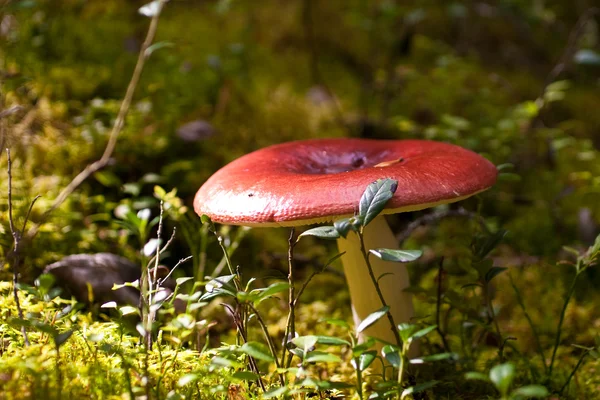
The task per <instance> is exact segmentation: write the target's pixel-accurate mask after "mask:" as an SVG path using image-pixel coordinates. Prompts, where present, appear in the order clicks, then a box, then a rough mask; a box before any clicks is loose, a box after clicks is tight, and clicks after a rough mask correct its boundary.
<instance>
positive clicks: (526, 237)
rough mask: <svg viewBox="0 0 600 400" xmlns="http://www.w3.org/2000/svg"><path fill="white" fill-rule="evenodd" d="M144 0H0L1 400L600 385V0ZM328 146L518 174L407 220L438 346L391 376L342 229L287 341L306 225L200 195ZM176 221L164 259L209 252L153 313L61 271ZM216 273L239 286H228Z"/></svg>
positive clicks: (390, 353) (132, 254)
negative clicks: (367, 342) (230, 222)
mask: <svg viewBox="0 0 600 400" xmlns="http://www.w3.org/2000/svg"><path fill="white" fill-rule="evenodd" d="M159 3H160V4H163V5H164V9H163V10H162V13H161V15H160V17H159V18H158V25H157V30H156V37H155V38H154V40H153V45H152V46H151V47H150V48H149V49H148V51H146V58H145V65H144V69H143V71H142V74H141V79H140V81H139V83H138V84H137V85H136V87H135V93H134V95H133V97H132V102H131V105H130V107H129V109H128V113H127V115H126V117H125V118H124V120H123V122H124V125H123V128H122V130H121V131H119V132H118V133H119V134H118V136H117V141H116V146H115V148H114V151H113V152H112V153H110V154H109V156H110V157H108V158H107V159H106V160H105V161H106V163H105V165H103V168H100V169H99V170H98V171H95V172H94V173H93V174H91V176H89V177H88V178H87V179H85V180H84V181H83V182H82V183H81V184H80V185H78V186H77V187H75V190H74V191H73V192H72V193H69V195H68V196H66V197H65V198H64V201H59V202H57V200H56V199H60V194H61V191H62V190H64V189H65V188H67V187H68V186H69V184H70V183H72V181H73V178H74V177H75V176H77V174H78V173H80V172H81V171H83V170H84V169H85V168H86V166H88V165H90V164H91V163H93V162H94V161H96V160H100V159H101V158H102V155H103V154H104V153H105V151H106V146H107V143H108V142H109V137H111V132H113V127H114V124H115V121H118V114H119V109H120V107H122V100H123V98H124V97H125V93H126V90H127V87H128V85H131V83H130V82H131V77H132V75H133V73H134V72H133V71H134V68H135V65H136V62H138V53H139V51H140V49H141V48H142V47H143V46H144V44H143V42H144V38H145V37H146V34H147V31H148V29H149V24H150V21H151V17H152V15H153V14H154V12H155V11H153V10H155V7H156V6H157V5H158V4H159ZM142 6H144V2H143V1H133V0H132V1H120V0H87V1H86V0H12V1H11V0H8V1H0V147H2V153H1V154H0V164H1V165H2V168H1V169H0V213H1V215H2V217H1V218H0V399H84V398H92V399H117V398H119V399H121V398H122V399H129V398H136V399H142V398H147V399H184V398H185V399H207V398H223V399H246V398H248V399H254V398H256V399H259V398H268V397H272V398H285V397H287V398H294V399H309V398H321V399H328V398H330V399H338V398H354V399H359V398H360V399H367V398H405V399H411V398H413V399H499V398H502V399H515V400H517V399H528V398H547V399H553V400H555V399H578V400H579V399H581V400H584V399H586V400H587V399H598V398H600V311H598V310H600V292H599V291H598V287H600V273H599V272H598V266H597V265H596V262H597V261H598V256H599V254H600V253H599V252H600V241H598V239H596V237H597V236H598V234H600V113H599V112H598V110H599V109H600V95H599V93H600V11H599V9H598V8H597V4H595V2H593V1H588V0H583V1H577V2H573V1H564V0H547V1H533V2H532V1H526V0H498V1H490V2H470V1H460V0H457V1H451V2H446V1H394V0H374V1H366V0H327V1H318V0H288V1H282V0H263V1H261V2H256V1H252V0H202V1H201V0H186V1H180V0H171V1H168V2H163V1H161V0H159V1H157V2H152V3H150V5H148V6H146V8H145V9H144V10H145V11H144V13H145V14H147V15H142V14H140V13H139V12H138V9H139V8H140V7H142ZM189 123H193V124H192V125H189ZM325 137H362V138H372V139H406V138H411V139H430V140H440V141H445V142H449V143H454V144H457V145H460V146H463V147H466V148H469V149H471V150H473V151H475V152H477V153H479V154H481V155H483V156H484V157H486V158H487V159H489V160H490V161H492V162H493V163H494V164H495V165H497V166H498V170H499V177H498V182H497V183H496V185H495V186H494V187H493V188H491V189H490V190H488V191H485V192H483V193H480V194H479V195H477V196H474V197H472V198H469V199H467V200H465V201H463V202H460V203H458V204H453V205H445V206H440V207H437V208H435V209H429V210H423V211H418V212H411V213H404V214H399V215H395V216H391V217H389V219H388V220H389V223H390V225H391V226H392V229H393V230H394V232H396V233H397V234H398V237H399V239H401V240H400V241H401V246H402V248H405V249H419V250H421V251H422V255H421V257H420V258H419V259H418V260H416V261H414V262H411V263H409V264H407V265H399V268H408V269H409V272H410V275H411V282H412V286H411V287H410V288H409V290H410V292H411V293H413V298H414V304H415V315H416V317H415V319H414V320H413V321H411V323H413V324H414V326H413V325H411V326H404V327H403V328H402V329H404V331H403V332H404V334H405V335H416V336H415V341H416V337H418V336H421V337H420V338H419V340H418V342H419V347H420V352H421V354H420V356H419V358H418V359H417V360H413V361H412V362H410V363H409V361H408V359H407V358H405V357H404V355H406V354H405V353H404V352H403V350H402V349H399V348H394V347H392V348H388V349H387V356H385V358H387V362H388V363H389V364H391V365H393V366H395V368H392V367H390V368H389V370H390V373H389V374H388V376H387V377H386V379H382V377H381V375H379V376H377V375H376V372H377V365H379V364H378V363H379V362H380V361H379V360H375V361H374V363H373V364H370V362H371V360H373V358H374V357H373V356H374V355H377V356H378V357H380V358H381V357H382V355H381V353H379V354H374V353H372V352H370V350H369V348H368V346H361V345H360V344H359V343H357V342H355V339H356V337H355V336H356V335H355V333H354V326H353V323H352V316H351V311H350V300H349V295H348V293H347V291H346V285H345V282H344V277H343V273H342V272H341V271H342V269H341V265H340V264H339V261H334V262H332V263H331V265H328V266H327V267H326V268H323V267H324V266H325V264H326V263H327V260H330V259H331V258H332V257H334V256H335V255H336V253H337V250H336V248H335V246H334V242H330V241H325V240H320V239H318V238H316V237H304V238H302V240H300V241H299V242H298V244H297V245H296V246H295V248H294V254H295V261H294V271H295V275H296V280H295V289H296V293H298V291H299V290H300V288H301V287H302V284H303V282H305V281H306V280H307V279H309V278H311V277H312V280H311V281H310V283H309V284H308V285H307V286H306V290H305V291H304V292H303V294H302V297H301V298H300V300H299V301H298V305H297V307H296V310H295V318H294V321H295V326H294V330H295V332H296V333H297V335H298V336H299V337H296V338H292V337H288V338H287V340H284V337H285V332H286V331H289V329H290V328H289V324H288V305H289V300H288V293H289V288H288V286H287V282H288V280H287V279H288V278H287V275H288V237H289V235H290V232H289V230H287V229H281V228H278V229H251V230H250V229H248V228H242V227H228V226H219V225H217V226H216V227H214V229H213V227H212V226H211V224H210V222H209V221H206V220H205V221H201V219H200V217H199V216H197V215H196V214H195V213H194V212H193V210H192V209H191V207H192V199H193V196H194V194H195V192H196V191H197V190H198V188H199V187H200V186H201V185H202V184H203V182H205V181H206V179H208V177H209V176H210V175H211V174H212V173H214V172H215V171H216V170H217V169H218V168H220V167H221V166H223V165H225V164H226V163H228V162H229V161H232V160H234V159H235V158H237V157H239V156H241V155H243V154H247V153H249V152H251V151H253V150H256V149H259V148H262V147H265V146H268V145H271V144H274V143H280V142H284V141H289V140H297V139H307V138H325ZM6 149H9V150H10V153H7V151H6ZM9 156H10V160H11V164H10V168H9V164H8V157H9ZM9 196H10V197H9ZM36 196H39V197H38V198H36ZM34 199H35V200H34ZM161 202H162V207H161V205H160V204H161ZM32 204H33V206H32ZM161 209H162V218H161V224H160V226H161V227H162V229H161V230H160V231H159V229H158V228H159V224H158V217H159V215H160V214H161ZM145 210H148V211H145ZM421 222H422V223H421ZM173 231H175V234H174V238H173V239H172V241H170V242H169V245H168V247H167V248H166V250H165V251H164V252H163V253H162V255H161V259H160V263H161V264H163V265H165V266H167V267H168V268H173V267H174V266H175V265H177V264H178V262H179V261H180V260H182V259H186V258H187V257H188V256H192V258H191V259H188V260H186V261H185V262H182V263H180V265H178V266H177V268H176V269H175V271H174V273H173V275H172V278H173V279H174V280H176V282H177V291H176V293H175V296H173V297H171V298H170V299H168V301H166V302H164V303H161V302H160V301H157V302H155V303H153V304H152V305H153V306H154V305H155V307H154V308H152V307H151V311H152V312H155V313H156V322H155V323H154V324H153V326H152V327H151V328H150V326H149V325H143V324H142V326H141V328H140V325H137V326H136V324H137V322H138V321H139V316H138V313H139V310H138V309H137V308H136V307H132V306H128V307H127V306H126V307H125V308H119V307H113V308H107V307H104V308H101V307H100V304H92V305H86V306H84V305H83V304H79V303H77V302H76V301H74V300H72V299H68V296H64V294H63V297H60V296H58V295H59V291H58V290H57V289H56V288H55V287H54V286H53V282H52V281H51V279H50V278H49V277H48V276H41V277H40V275H41V273H42V271H43V269H44V267H45V266H46V265H48V264H50V263H53V262H55V261H57V260H59V259H61V258H63V257H65V256H68V255H72V254H82V253H86V254H92V253H100V252H109V253H113V254H118V255H121V256H124V257H126V258H128V259H130V260H131V261H133V262H134V263H136V265H140V266H142V267H144V268H145V267H146V266H148V265H149V263H150V261H151V257H152V249H156V246H155V245H156V244H157V243H158V242H157V241H153V239H156V238H157V235H159V234H160V235H161V237H162V242H160V245H164V244H165V243H166V242H167V240H168V238H169V237H170V236H171V234H172V232H173ZM301 232H302V230H300V229H298V230H297V231H296V232H295V234H296V235H298V234H299V233H301ZM13 233H14V234H13ZM15 237H16V239H15ZM218 237H220V239H217V238H218ZM15 240H16V242H18V245H19V246H18V249H16V251H15ZM221 245H222V246H221ZM153 246H154V247H153ZM223 249H225V251H227V252H228V254H230V256H231V262H230V263H229V265H228V263H227V257H224V252H223ZM152 265H154V264H152ZM238 266H239V267H238ZM15 268H16V269H17V270H18V271H17V272H18V274H17V278H18V281H19V284H18V286H17V288H18V290H17V292H18V298H19V299H20V308H21V311H22V314H23V315H19V314H20V310H19V309H18V308H17V304H16V302H15V296H14V294H15V293H14V291H13V288H14V286H13V276H14V272H15ZM229 268H231V269H229ZM315 272H318V273H317V274H315V275H314V276H313V273H315ZM234 275H236V276H235V277H233V276H234ZM216 276H229V278H226V279H231V280H230V281H229V280H227V281H226V282H223V281H220V282H215V281H212V282H211V283H209V284H208V287H207V283H208V282H209V281H210V280H211V279H212V278H214V277H216ZM187 278H189V279H187ZM234 283H235V285H234ZM365 284H366V285H367V284H369V285H370V283H368V282H367V283H365ZM236 285H237V287H236ZM246 285H248V286H247V287H246ZM369 287H370V286H369ZM211 288H212V290H213V291H214V290H216V292H215V296H213V295H212V294H211ZM215 288H216V289H215ZM216 294H219V296H216ZM175 298H177V301H178V302H181V304H183V305H184V308H183V309H182V308H181V307H179V308H177V307H176V306H177V304H175V302H174V300H175ZM171 300H173V301H171ZM236 305H237V307H236ZM227 307H229V308H230V310H231V311H232V312H229V311H227ZM232 314H233V315H235V316H237V317H236V318H237V319H236V318H232ZM240 324H241V325H240ZM144 326H145V328H144ZM236 327H237V328H238V329H236ZM240 327H241V329H240ZM146 328H147V329H146ZM150 331H152V333H151V334H149V333H148V332H150ZM240 331H242V332H243V335H242V334H239V332H240ZM23 332H24V333H25V334H26V337H27V341H28V342H29V345H27V343H26V342H25V341H26V339H25V335H24V334H23ZM236 332H237V333H236ZM140 333H141V334H142V336H143V335H144V334H147V335H146V337H151V338H152V345H151V347H150V343H149V342H147V341H146V342H145V341H144V340H143V339H142V336H141V335H140ZM405 339H407V340H405V343H407V342H408V336H407V337H406V338H405ZM282 343H287V347H285V346H283V347H282ZM284 348H285V350H284ZM282 352H285V354H284V355H282ZM384 353H385V352H384ZM290 354H293V357H292V356H291V355H290ZM403 361H404V363H403ZM361 366H362V367H364V370H361V368H362V367H361ZM367 366H369V368H367ZM399 377H401V378H400V379H398V378H399ZM398 381H400V382H398Z"/></svg>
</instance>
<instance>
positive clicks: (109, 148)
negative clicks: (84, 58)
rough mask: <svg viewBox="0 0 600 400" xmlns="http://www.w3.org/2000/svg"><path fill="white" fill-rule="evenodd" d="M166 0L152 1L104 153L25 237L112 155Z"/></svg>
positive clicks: (33, 235) (70, 184)
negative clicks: (150, 15) (131, 72)
mask: <svg viewBox="0 0 600 400" xmlns="http://www.w3.org/2000/svg"><path fill="white" fill-rule="evenodd" d="M167 1H168V0H157V1H155V2H154V3H155V4H156V8H155V9H154V12H153V15H152V19H151V21H150V26H149V27H148V31H147V33H146V38H145V39H144V42H143V43H142V47H141V48H140V52H139V54H138V59H137V62H136V64H135V68H134V70H133V75H132V76H131V80H130V81H129V85H128V86H127V91H126V92H125V97H124V98H123V101H122V102H121V107H120V108H119V113H118V114H117V118H116V119H115V123H114V125H113V127H112V130H111V132H110V136H109V138H108V143H107V144H106V147H105V149H104V153H103V154H102V156H101V157H100V159H98V160H97V161H94V162H93V163H91V164H88V165H87V166H86V167H85V168H84V169H83V171H81V172H80V173H79V174H78V175H77V176H75V178H73V180H72V181H71V182H69V184H68V185H67V186H66V187H65V188H63V190H62V191H61V192H60V193H59V194H58V196H57V197H56V199H54V202H53V203H52V205H51V206H50V208H48V210H46V212H44V214H42V216H41V218H40V220H39V221H38V222H37V223H36V224H35V225H34V226H33V227H32V228H31V229H30V230H29V231H28V232H27V238H28V239H32V238H33V237H35V235H37V233H38V232H39V229H40V227H41V226H42V225H43V224H44V223H45V222H46V221H47V220H48V218H49V217H50V215H51V214H52V212H53V211H54V210H56V209H57V208H58V207H60V206H61V205H62V203H64V202H65V200H66V199H67V198H68V197H69V196H70V195H71V193H73V192H74V191H75V190H77V188H78V187H79V186H80V185H81V184H82V183H83V182H84V181H85V180H86V179H88V178H89V177H90V176H91V175H92V174H94V173H95V172H97V171H99V170H101V169H102V168H104V167H106V166H107V165H108V163H109V161H110V158H111V157H112V154H113V153H114V151H115V148H116V146H117V139H118V137H119V134H120V133H121V131H122V130H123V126H124V125H125V118H126V117H127V113H128V112H129V109H130V108H131V103H132V100H133V95H134V93H135V90H136V88H137V86H138V83H139V81H140V77H141V76H142V71H143V69H144V65H145V63H146V60H147V59H148V57H149V56H150V54H151V52H149V51H148V49H149V48H150V46H152V43H153V41H154V37H155V36H156V31H157V28H158V20H159V17H160V14H161V11H162V9H163V6H164V5H165V4H166V3H167Z"/></svg>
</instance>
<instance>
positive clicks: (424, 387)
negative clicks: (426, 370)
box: [400, 381, 439, 399]
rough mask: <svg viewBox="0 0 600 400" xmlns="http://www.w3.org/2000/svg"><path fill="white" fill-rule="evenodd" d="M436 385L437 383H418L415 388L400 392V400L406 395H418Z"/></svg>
mask: <svg viewBox="0 0 600 400" xmlns="http://www.w3.org/2000/svg"><path fill="white" fill-rule="evenodd" d="M438 383H439V381H429V382H424V383H420V384H418V385H415V386H411V387H408V388H406V389H404V390H403V391H402V395H400V398H401V399H403V398H405V397H406V396H408V395H411V394H414V393H419V392H422V391H424V390H427V389H430V388H432V387H434V386H435V385H437V384H438Z"/></svg>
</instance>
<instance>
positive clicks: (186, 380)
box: [177, 374, 200, 387]
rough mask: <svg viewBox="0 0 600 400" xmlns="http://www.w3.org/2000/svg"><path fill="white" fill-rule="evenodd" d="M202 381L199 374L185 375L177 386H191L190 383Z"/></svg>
mask: <svg viewBox="0 0 600 400" xmlns="http://www.w3.org/2000/svg"><path fill="white" fill-rule="evenodd" d="M198 379H200V375H198V374H185V375H184V376H182V377H181V378H179V380H178V381H177V386H179V387H183V386H186V385H189V384H190V383H193V382H196V381H197V380H198Z"/></svg>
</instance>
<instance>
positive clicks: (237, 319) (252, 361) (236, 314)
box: [222, 303, 267, 392]
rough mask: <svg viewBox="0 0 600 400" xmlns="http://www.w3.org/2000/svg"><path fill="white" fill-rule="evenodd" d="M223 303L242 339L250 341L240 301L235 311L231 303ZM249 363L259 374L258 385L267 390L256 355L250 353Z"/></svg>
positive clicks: (257, 374) (246, 341)
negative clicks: (240, 309) (242, 318)
mask: <svg viewBox="0 0 600 400" xmlns="http://www.w3.org/2000/svg"><path fill="white" fill-rule="evenodd" d="M222 305H223V307H225V309H226V310H227V311H229V313H230V314H231V317H232V318H233V323H234V324H235V325H236V327H237V330H238V333H239V334H240V336H241V337H242V340H243V341H244V343H248V338H247V336H246V333H245V331H244V326H243V324H242V320H241V318H240V314H239V312H238V308H239V306H240V304H239V303H237V304H236V310H235V311H234V310H233V309H232V308H231V306H230V305H229V304H225V303H222ZM248 364H249V365H250V369H251V370H252V372H254V373H255V374H256V376H258V385H259V386H260V388H261V389H262V391H263V392H266V391H267V388H266V387H265V384H264V382H263V381H262V378H261V377H260V370H259V369H258V364H257V363H256V360H255V359H254V357H252V356H251V355H248Z"/></svg>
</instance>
